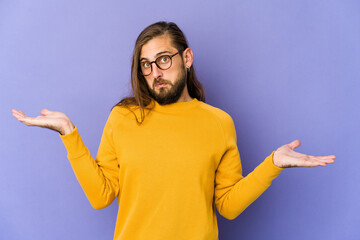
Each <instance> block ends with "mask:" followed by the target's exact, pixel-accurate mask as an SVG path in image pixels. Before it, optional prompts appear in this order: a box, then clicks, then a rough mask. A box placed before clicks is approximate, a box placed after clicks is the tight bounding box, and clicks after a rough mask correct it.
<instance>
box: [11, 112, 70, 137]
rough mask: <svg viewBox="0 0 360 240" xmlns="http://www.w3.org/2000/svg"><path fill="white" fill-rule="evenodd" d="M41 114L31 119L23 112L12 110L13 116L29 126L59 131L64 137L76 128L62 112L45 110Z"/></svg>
mask: <svg viewBox="0 0 360 240" xmlns="http://www.w3.org/2000/svg"><path fill="white" fill-rule="evenodd" d="M40 113H41V114H42V116H37V117H29V116H27V115H26V114H25V113H23V111H21V110H15V109H12V115H13V116H14V117H15V118H16V119H17V120H19V121H20V122H23V123H24V124H26V125H27V126H38V127H43V128H48V129H51V130H54V131H57V132H59V133H60V134H62V135H64V134H67V133H69V131H70V132H71V130H72V129H73V128H74V125H73V124H72V122H71V121H70V119H69V118H68V117H67V116H66V114H64V113H62V112H54V111H50V110H48V109H43V110H41V112H40Z"/></svg>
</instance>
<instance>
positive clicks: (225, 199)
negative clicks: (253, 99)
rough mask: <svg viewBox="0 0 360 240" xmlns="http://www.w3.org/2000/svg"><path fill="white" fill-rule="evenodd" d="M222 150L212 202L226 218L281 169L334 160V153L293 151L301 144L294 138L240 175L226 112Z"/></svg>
mask: <svg viewBox="0 0 360 240" xmlns="http://www.w3.org/2000/svg"><path fill="white" fill-rule="evenodd" d="M223 122H224V123H223V129H224V139H225V144H224V145H225V153H224V154H223V156H222V158H221V161H220V163H219V166H218V168H217V171H216V176H215V204H216V207H217V209H218V211H219V213H220V214H221V215H222V216H224V217H225V218H227V219H234V218H236V217H237V216H238V215H239V214H240V213H241V212H242V211H244V210H245V209H246V208H247V207H248V206H249V205H250V204H251V203H252V202H254V201H255V200H256V199H257V198H258V197H259V196H260V195H261V194H262V193H263V192H264V191H265V190H266V189H267V188H268V187H269V186H270V185H271V182H272V180H273V179H275V178H276V177H277V176H278V175H279V174H280V172H281V170H283V169H285V168H289V167H316V166H326V164H329V163H333V162H334V159H335V158H336V156H335V155H328V156H311V155H307V154H302V153H298V152H295V151H293V149H294V148H296V147H298V146H300V141H299V140H295V141H293V142H291V143H289V144H285V145H283V146H281V147H279V148H278V149H277V150H276V151H273V152H272V153H271V154H270V155H269V156H268V157H267V158H266V159H265V160H264V161H263V162H262V163H261V164H260V165H259V166H257V167H256V168H255V169H254V170H253V171H252V172H251V173H250V174H248V175H247V176H246V177H243V176H242V168H241V162H240V156H239V152H238V149H237V143H236V132H235V126H234V123H233V121H232V119H231V117H230V116H229V115H227V118H226V119H225V120H224V121H223Z"/></svg>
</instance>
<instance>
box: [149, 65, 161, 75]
mask: <svg viewBox="0 0 360 240" xmlns="http://www.w3.org/2000/svg"><path fill="white" fill-rule="evenodd" d="M151 67H152V72H151V74H152V76H153V78H154V79H156V78H158V77H161V76H162V71H161V69H160V68H158V66H156V64H155V63H152V64H151Z"/></svg>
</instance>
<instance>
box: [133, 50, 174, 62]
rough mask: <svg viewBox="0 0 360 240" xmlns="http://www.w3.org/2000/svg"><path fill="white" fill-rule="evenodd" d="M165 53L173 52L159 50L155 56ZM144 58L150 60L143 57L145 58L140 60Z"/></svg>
mask: <svg viewBox="0 0 360 240" xmlns="http://www.w3.org/2000/svg"><path fill="white" fill-rule="evenodd" d="M164 53H171V52H169V51H162V52H158V53H157V54H156V55H155V58H156V57H157V56H159V55H161V54H164ZM142 60H149V59H147V58H144V57H143V58H141V59H140V62H141V61H142Z"/></svg>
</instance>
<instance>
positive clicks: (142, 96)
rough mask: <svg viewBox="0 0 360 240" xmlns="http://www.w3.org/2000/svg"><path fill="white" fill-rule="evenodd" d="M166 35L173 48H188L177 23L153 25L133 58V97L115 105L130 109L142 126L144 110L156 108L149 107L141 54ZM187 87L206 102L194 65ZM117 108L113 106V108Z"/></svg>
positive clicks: (138, 40)
mask: <svg viewBox="0 0 360 240" xmlns="http://www.w3.org/2000/svg"><path fill="white" fill-rule="evenodd" d="M164 34H168V35H169V37H170V39H171V41H172V44H173V47H175V48H176V49H177V50H178V51H181V50H185V49H186V48H188V42H187V40H186V38H185V35H184V33H183V32H182V31H181V30H180V28H179V27H178V26H177V25H176V24H175V23H173V22H164V21H161V22H156V23H153V24H151V25H150V26H148V27H146V28H145V29H144V30H143V31H142V32H141V33H140V35H139V36H138V38H137V39H136V43H135V48H134V52H133V57H132V64H131V88H132V92H133V96H130V97H125V98H123V99H122V100H121V101H120V102H118V103H117V104H116V105H115V106H124V107H126V108H128V109H129V110H130V111H131V112H132V113H133V114H134V115H135V118H136V121H137V123H138V124H141V123H142V122H143V121H144V119H145V110H144V109H148V110H152V109H153V108H154V105H152V106H150V105H149V104H150V103H151V100H152V98H151V96H150V95H149V91H148V88H147V83H146V80H145V78H144V76H143V75H142V74H141V72H140V69H139V58H140V52H141V49H142V47H143V46H144V45H145V44H146V43H147V42H149V41H150V40H151V39H153V38H155V37H158V36H162V35H164ZM187 87H188V91H189V95H190V97H192V98H197V99H198V100H200V101H203V102H205V91H204V88H203V86H202V85H201V83H200V82H199V81H198V80H197V77H196V74H195V69H194V64H192V65H191V67H190V71H189V72H188V73H187ZM131 105H133V106H135V107H137V108H140V113H141V120H140V121H139V120H138V118H137V116H136V114H135V113H134V111H133V110H132V109H131V108H130V106H131ZM115 106H113V108H114V107H115Z"/></svg>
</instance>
